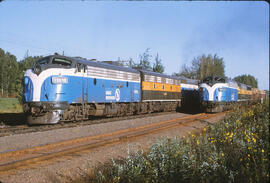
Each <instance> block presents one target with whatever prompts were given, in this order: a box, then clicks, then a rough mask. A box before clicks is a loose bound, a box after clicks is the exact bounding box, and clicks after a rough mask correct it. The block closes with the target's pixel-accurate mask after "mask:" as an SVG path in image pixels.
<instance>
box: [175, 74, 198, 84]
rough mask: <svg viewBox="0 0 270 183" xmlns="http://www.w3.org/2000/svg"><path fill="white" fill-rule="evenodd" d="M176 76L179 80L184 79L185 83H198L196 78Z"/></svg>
mask: <svg viewBox="0 0 270 183" xmlns="http://www.w3.org/2000/svg"><path fill="white" fill-rule="evenodd" d="M177 77H178V78H180V79H181V80H184V81H185V82H186V84H194V85H197V84H198V83H199V80H196V79H190V78H186V77H184V76H177Z"/></svg>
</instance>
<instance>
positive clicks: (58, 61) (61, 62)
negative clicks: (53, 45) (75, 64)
mask: <svg viewBox="0 0 270 183" xmlns="http://www.w3.org/2000/svg"><path fill="white" fill-rule="evenodd" d="M52 64H57V65H62V66H71V61H69V60H66V59H63V58H54V59H53V61H52Z"/></svg>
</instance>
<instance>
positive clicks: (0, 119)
mask: <svg viewBox="0 0 270 183" xmlns="http://www.w3.org/2000/svg"><path fill="white" fill-rule="evenodd" d="M25 123H26V116H25V114H24V113H2V114H1V113H0V124H4V125H8V126H16V125H23V124H25Z"/></svg>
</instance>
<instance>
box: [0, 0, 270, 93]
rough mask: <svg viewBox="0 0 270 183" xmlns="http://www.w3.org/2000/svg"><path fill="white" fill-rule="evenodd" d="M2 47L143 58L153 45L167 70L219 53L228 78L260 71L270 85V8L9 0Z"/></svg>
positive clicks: (0, 11)
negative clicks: (200, 57) (203, 55)
mask: <svg viewBox="0 0 270 183" xmlns="http://www.w3.org/2000/svg"><path fill="white" fill-rule="evenodd" d="M0 48H2V49H3V50H5V51H8V52H10V53H11V54H13V55H15V56H16V57H17V59H18V60H22V59H23V58H24V57H25V56H26V52H27V50H28V55H29V56H38V55H43V56H47V55H51V54H54V53H55V52H58V53H61V54H62V53H63V52H64V54H65V55H67V56H81V57H84V58H88V59H97V60H118V58H120V59H121V60H122V59H123V60H127V59H129V58H132V59H133V60H134V61H135V62H137V63H138V61H139V55H141V54H143V52H144V51H145V50H146V49H147V48H150V54H151V55H153V57H152V60H151V63H152V64H153V63H154V58H155V55H156V54H157V53H158V55H159V57H160V58H161V60H162V63H163V65H164V66H165V73H166V74H172V73H174V72H179V71H180V70H181V68H182V65H183V64H186V65H188V66H190V65H191V61H192V60H193V59H194V58H196V57H198V56H201V55H202V54H205V55H208V54H212V55H214V54H217V56H218V57H220V58H223V60H224V63H225V75H226V76H227V77H230V78H234V77H236V76H238V75H242V74H250V75H253V76H254V77H255V78H256V79H257V80H258V86H259V89H267V90H269V5H268V4H267V3H266V2H263V1H260V2H255V1H249V2H244V1H234V2H232V1H226V2H225V1H223V2H217V1H216V2H215V1H214V2H208V1H195V2H190V1H184V2H176V1H158V2H154V1H136V2H130V1H126V2H124V1H120V2H119V1H27V2H26V1H11V0H10V1H7V0H6V1H4V2H1V3H0Z"/></svg>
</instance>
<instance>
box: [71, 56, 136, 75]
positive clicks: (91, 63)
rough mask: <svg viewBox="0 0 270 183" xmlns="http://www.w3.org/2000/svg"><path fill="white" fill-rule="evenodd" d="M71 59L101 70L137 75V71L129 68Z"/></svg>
mask: <svg viewBox="0 0 270 183" xmlns="http://www.w3.org/2000/svg"><path fill="white" fill-rule="evenodd" d="M72 59H74V60H75V61H77V62H79V63H83V64H85V65H90V66H93V67H102V68H106V69H113V70H120V71H126V72H133V73H138V74H139V71H137V70H135V69H132V68H129V67H121V66H117V65H112V64H107V63H103V62H96V61H91V60H85V59H81V58H74V57H72Z"/></svg>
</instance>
